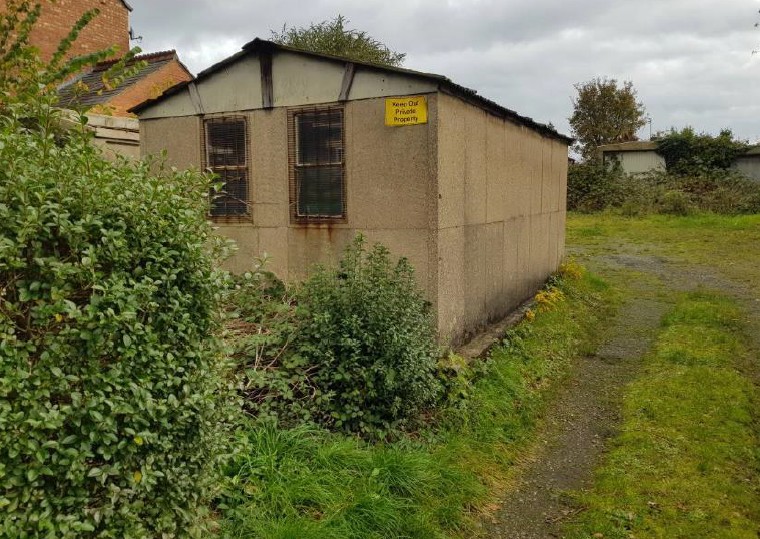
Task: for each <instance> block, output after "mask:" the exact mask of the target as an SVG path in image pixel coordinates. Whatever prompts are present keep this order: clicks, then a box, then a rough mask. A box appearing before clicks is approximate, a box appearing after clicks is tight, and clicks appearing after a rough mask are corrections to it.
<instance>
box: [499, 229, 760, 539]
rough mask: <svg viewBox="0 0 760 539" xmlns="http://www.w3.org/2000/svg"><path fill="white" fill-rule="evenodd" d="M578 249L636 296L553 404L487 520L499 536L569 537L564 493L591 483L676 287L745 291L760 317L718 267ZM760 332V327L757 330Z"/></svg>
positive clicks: (628, 250) (631, 249)
mask: <svg viewBox="0 0 760 539" xmlns="http://www.w3.org/2000/svg"><path fill="white" fill-rule="evenodd" d="M601 252H603V253H604V254H599V253H600V251H599V250H595V251H593V252H591V251H588V252H587V251H585V250H584V249H582V248H578V247H576V248H574V249H572V252H571V254H573V255H575V256H576V258H578V259H579V261H581V262H582V263H583V264H585V265H587V266H588V267H589V268H590V269H591V270H592V271H595V272H596V273H598V274H600V275H602V276H605V277H609V278H610V279H611V280H613V281H614V280H615V279H618V280H620V279H621V278H622V279H623V280H624V281H625V283H626V286H628V287H630V290H631V293H630V295H629V297H630V299H629V300H628V301H627V302H626V303H625V304H624V305H623V306H622V307H621V309H620V312H619V314H618V316H617V318H616V320H615V322H614V324H613V326H612V329H611V331H610V333H609V335H608V336H607V337H606V341H605V344H604V345H603V346H602V347H601V348H600V349H599V350H598V351H597V353H596V354H595V355H594V356H592V357H587V358H583V359H581V360H580V361H579V362H578V363H577V364H576V366H575V369H574V372H573V374H572V375H571V377H570V379H569V381H568V383H567V384H566V386H565V387H564V388H563V389H562V390H561V391H560V392H559V395H558V396H557V398H556V399H555V400H554V402H553V403H552V404H551V405H550V406H549V408H548V409H547V412H546V415H545V419H544V421H543V423H542V425H541V426H540V427H539V431H538V434H537V442H536V444H535V446H534V449H533V451H532V453H531V458H530V459H529V461H528V462H526V463H524V464H522V465H521V468H520V469H519V470H518V472H517V483H516V485H515V487H514V488H513V489H512V490H511V491H510V492H508V493H506V494H505V497H504V499H503V503H502V506H501V509H500V510H499V511H498V512H497V513H496V514H495V515H494V516H493V518H492V519H491V521H490V522H488V523H487V524H486V528H487V529H488V533H489V535H490V536H491V537H493V538H499V539H534V538H535V539H544V538H554V537H562V535H561V531H560V530H561V527H562V524H563V522H564V521H565V520H566V519H568V518H569V517H572V516H573V515H574V514H575V512H576V511H578V510H579V508H576V507H574V506H573V505H572V503H571V502H570V500H569V498H568V497H567V496H564V493H566V492H568V491H576V490H582V489H584V488H586V487H588V486H589V485H590V481H591V479H592V472H593V470H594V468H595V467H596V465H597V464H598V463H599V460H600V457H601V456H602V453H603V451H604V448H605V444H606V442H607V440H608V439H609V438H610V437H611V436H612V435H614V434H615V432H616V429H617V428H618V426H619V424H620V401H621V396H622V389H623V387H624V386H625V384H626V383H628V382H629V381H630V380H632V379H633V378H634V377H635V376H636V372H637V369H638V367H639V365H640V364H641V359H642V357H643V355H644V354H645V353H646V352H647V351H648V349H649V347H650V346H651V344H652V341H653V338H654V337H655V336H656V334H657V330H658V327H659V324H660V319H661V317H662V315H663V314H664V313H665V312H666V311H667V310H668V308H669V306H670V304H671V302H672V299H673V297H674V296H673V294H671V293H670V292H672V291H686V290H691V289H696V288H698V287H704V288H707V289H714V290H721V291H723V292H725V293H727V294H730V295H732V296H734V297H737V298H740V299H741V300H742V301H743V303H744V304H745V306H746V307H747V308H748V310H749V311H750V312H751V313H752V314H753V315H755V316H754V318H755V319H756V320H757V319H760V301H759V300H758V298H755V297H754V295H755V294H753V293H750V291H749V290H747V288H746V286H745V285H743V284H741V283H735V282H732V281H729V280H727V279H726V278H724V277H721V276H719V275H718V274H717V273H716V272H715V271H714V270H713V269H712V268H706V267H699V266H695V265H687V264H683V263H679V262H678V261H677V260H676V259H671V258H669V257H668V256H663V255H662V254H660V255H659V256H655V255H652V254H651V251H649V252H646V251H643V250H642V249H641V246H628V245H621V244H619V243H618V244H614V245H608V246H607V249H606V250H603V251H601ZM755 338H756V339H760V333H756V334H755Z"/></svg>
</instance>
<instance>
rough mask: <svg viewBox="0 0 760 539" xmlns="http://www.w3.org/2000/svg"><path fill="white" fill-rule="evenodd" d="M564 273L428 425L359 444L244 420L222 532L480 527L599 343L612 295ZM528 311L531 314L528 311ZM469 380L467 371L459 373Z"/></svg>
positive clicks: (428, 532) (464, 531)
mask: <svg viewBox="0 0 760 539" xmlns="http://www.w3.org/2000/svg"><path fill="white" fill-rule="evenodd" d="M572 273H573V272H568V273H567V274H565V276H564V277H560V278H559V279H557V280H556V281H555V282H554V285H553V287H552V288H550V289H549V291H548V292H549V293H547V294H544V295H543V296H541V298H542V301H541V302H540V304H539V309H538V312H537V313H536V315H535V318H534V319H533V320H532V321H524V322H523V323H521V324H520V325H519V326H518V327H516V328H515V329H513V330H511V331H510V332H509V333H508V334H507V336H506V338H505V339H504V341H503V343H502V344H501V345H500V346H498V347H496V348H495V349H494V350H493V352H492V354H491V356H490V359H489V360H488V361H486V362H485V363H484V365H483V366H482V367H481V368H480V369H479V370H480V372H479V373H478V374H477V375H476V376H475V378H474V379H473V380H472V381H471V382H469V383H461V384H460V385H458V386H457V387H456V388H455V389H456V394H457V395H459V398H455V399H453V400H451V401H450V402H449V404H448V405H447V407H446V408H445V409H442V410H439V411H438V413H437V417H436V419H435V420H434V421H433V422H432V423H434V426H431V427H430V429H429V430H428V431H426V432H421V433H419V434H418V435H417V436H415V437H408V438H405V439H402V440H399V441H397V442H394V443H388V444H375V445H372V444H367V443H365V442H361V441H359V440H357V439H355V438H349V437H345V436H341V435H336V434H331V433H328V432H325V431H323V430H319V429H316V428H313V427H307V426H304V427H301V428H297V429H292V430H278V429H277V428H275V427H262V426H257V427H251V428H250V429H249V431H248V432H247V434H246V447H245V449H244V450H243V451H241V453H240V456H239V457H238V458H237V459H236V461H235V462H234V463H232V464H231V465H230V467H229V469H228V476H229V483H228V485H227V488H226V495H225V497H224V498H223V499H222V503H221V504H220V506H219V512H220V515H221V526H222V535H223V536H224V537H227V538H233V537H234V538H243V537H246V538H247V537H251V538H253V537H256V538H264V539H291V538H292V539H296V538H298V539H309V538H349V537H350V538H378V539H379V538H384V539H385V538H396V537H397V538H401V537H409V538H444V537H472V536H473V535H475V534H476V533H477V525H476V522H477V520H478V519H477V518H476V515H477V514H478V510H479V509H481V508H483V507H484V506H485V505H486V504H488V503H489V502H490V501H492V500H493V498H492V497H493V495H494V493H495V492H496V491H498V490H499V487H500V486H501V485H502V484H503V483H504V481H505V480H506V478H507V477H508V474H509V471H510V469H511V466H512V464H513V462H514V460H515V458H516V457H517V456H518V454H519V451H520V449H524V447H525V445H524V444H525V443H526V442H527V441H528V440H529V439H530V436H531V434H532V433H533V432H534V427H535V424H536V421H537V419H538V418H539V416H540V414H541V412H542V410H543V407H544V404H545V402H546V400H547V397H548V395H549V394H550V393H551V391H550V390H551V388H552V387H555V386H556V385H557V382H558V381H559V380H561V379H562V378H563V377H564V376H566V374H567V373H568V371H569V369H570V368H571V365H572V359H573V358H574V357H576V356H577V355H578V354H584V353H588V352H590V351H591V350H593V349H594V348H595V347H596V345H597V344H598V341H599V339H600V338H601V334H600V331H599V326H600V325H603V324H604V323H605V322H606V321H608V320H609V318H610V316H609V315H610V311H611V309H612V307H611V298H612V297H613V292H612V291H611V290H610V289H609V288H608V287H607V286H606V284H605V283H603V282H602V281H600V280H598V279H596V278H594V277H593V276H590V275H588V274H585V273H584V272H580V273H578V274H576V275H571V274H572ZM531 318H532V317H531ZM465 378H466V377H465Z"/></svg>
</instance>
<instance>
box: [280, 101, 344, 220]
mask: <svg viewBox="0 0 760 539" xmlns="http://www.w3.org/2000/svg"><path fill="white" fill-rule="evenodd" d="M289 116H290V118H289V122H288V123H289V126H288V127H289V129H288V131H289V133H288V134H289V139H290V140H289V154H290V156H289V157H290V180H291V181H290V183H291V208H292V213H291V215H292V217H293V219H294V220H295V221H297V222H336V221H344V220H345V217H346V189H345V158H344V155H345V154H344V142H343V140H344V136H343V135H344V126H343V109H342V108H341V107H327V108H324V107H323V108H312V109H299V110H294V111H290V114H289Z"/></svg>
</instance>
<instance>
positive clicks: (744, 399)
mask: <svg viewBox="0 0 760 539" xmlns="http://www.w3.org/2000/svg"><path fill="white" fill-rule="evenodd" d="M752 354H756V351H753V350H752V349H751V347H750V344H749V341H748V340H747V339H746V328H745V321H744V320H742V313H741V312H740V310H739V309H738V308H737V306H736V304H735V302H734V301H732V300H730V299H727V298H725V297H722V296H717V295H714V294H708V293H704V292H695V293H690V294H686V295H684V296H682V297H681V298H680V300H679V301H678V303H677V304H676V306H675V308H674V309H673V311H671V312H670V314H669V315H667V316H666V317H665V319H664V321H663V328H662V331H661V333H660V334H659V336H658V339H657V341H656V343H655V346H654V349H653V351H652V352H651V353H650V354H649V355H648V356H647V357H646V358H645V367H644V371H643V373H642V375H641V376H640V377H639V378H638V379H637V380H636V381H635V382H634V383H633V384H631V386H630V387H629V388H628V390H627V392H626V396H625V400H624V423H623V426H622V429H621V433H620V435H619V436H618V437H617V438H616V440H615V441H614V442H613V444H612V449H611V451H610V453H609V455H608V456H607V458H606V462H605V463H604V464H603V465H602V467H601V468H600V469H599V470H598V472H597V475H596V479H595V484H594V487H593V489H591V490H590V491H589V492H588V493H585V494H581V495H579V499H578V501H579V503H580V504H581V506H583V507H585V508H586V509H587V510H586V511H584V512H583V513H581V515H580V516H579V517H578V519H577V520H576V521H575V522H574V523H572V524H571V525H569V526H568V528H567V530H566V531H567V537H568V538H587V537H595V538H602V537H603V538H607V539H618V538H620V539H622V538H626V539H628V538H634V537H636V538H644V537H668V538H687V537H688V538H718V537H720V538H747V539H749V538H756V537H757V533H758V523H760V487H759V485H760V473H759V472H760V438H759V432H758V423H757V420H758V417H757V410H758V408H757V406H758V404H759V403H760V400H759V397H760V395H759V394H758V388H757V387H756V386H755V385H754V384H753V382H752V380H751V379H750V377H749V376H748V374H749V373H747V372H746V371H744V369H747V368H750V367H748V365H752V362H751V361H750V360H754V361H755V362H756V359H757V356H756V355H755V356H752ZM753 368H754V369H757V364H756V363H755V364H754V367H753Z"/></svg>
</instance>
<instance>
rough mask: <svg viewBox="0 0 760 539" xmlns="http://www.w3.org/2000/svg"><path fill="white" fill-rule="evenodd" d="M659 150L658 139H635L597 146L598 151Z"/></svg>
mask: <svg viewBox="0 0 760 539" xmlns="http://www.w3.org/2000/svg"><path fill="white" fill-rule="evenodd" d="M656 150H657V141H654V140H634V141H631V142H617V143H615V144H604V145H602V146H599V147H598V148H597V151H598V152H602V153H603V152H648V151H651V152H653V151H656Z"/></svg>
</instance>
